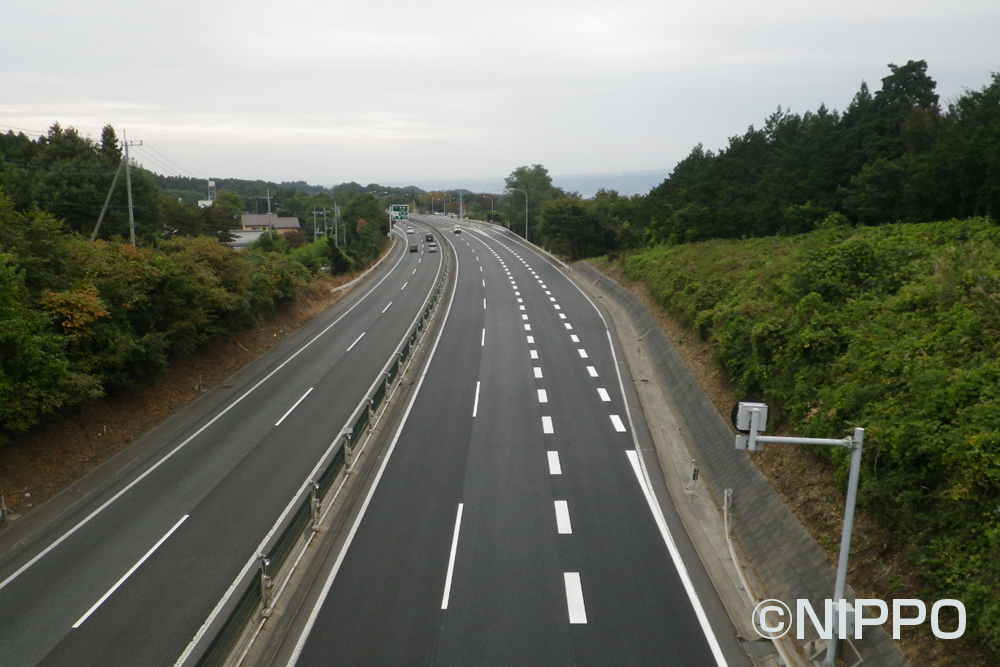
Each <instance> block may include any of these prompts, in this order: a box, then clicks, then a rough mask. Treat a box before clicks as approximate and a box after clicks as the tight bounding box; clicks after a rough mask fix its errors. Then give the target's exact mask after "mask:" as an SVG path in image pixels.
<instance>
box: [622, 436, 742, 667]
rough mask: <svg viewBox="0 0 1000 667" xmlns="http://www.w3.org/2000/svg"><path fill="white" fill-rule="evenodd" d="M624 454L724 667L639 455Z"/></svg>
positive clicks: (713, 651) (716, 654) (723, 661)
mask: <svg viewBox="0 0 1000 667" xmlns="http://www.w3.org/2000/svg"><path fill="white" fill-rule="evenodd" d="M625 454H626V455H627V456H628V460H629V463H630V464H632V471H633V472H634V473H635V478H636V480H638V482H639V487H640V488H641V489H642V493H643V495H644V496H645V497H646V503H648V504H649V509H650V510H651V511H652V512H653V518H654V519H655V520H656V525H657V527H658V528H659V529H660V535H661V536H662V537H663V542H664V543H665V544H666V545H667V551H668V552H670V559H671V560H672V561H673V562H674V567H675V568H677V574H678V575H679V576H680V578H681V583H682V584H684V590H685V591H686V592H687V595H688V599H689V600H691V606H692V607H694V613H695V616H697V617H698V623H699V624H700V625H701V629H702V632H704V633H705V639H706V640H707V641H708V646H709V648H711V649H712V654H713V655H714V656H715V660H716V662H717V663H718V664H719V667H726V666H727V665H728V664H729V663H728V662H727V661H726V657H725V656H724V655H723V654H722V647H721V646H719V640H718V639H716V637H715V632H714V631H713V630H712V625H711V624H710V623H709V622H708V616H707V615H706V614H705V610H704V608H703V607H702V606H701V598H700V597H698V591H696V590H695V588H694V582H693V581H691V576H690V575H689V574H688V571H687V566H685V565H684V561H683V560H682V559H681V554H680V552H679V551H678V550H677V544H676V543H675V542H674V536H673V535H672V534H671V533H670V529H669V528H668V527H667V522H666V520H665V519H664V518H663V514H662V512H660V506H659V505H658V504H657V502H656V498H654V497H653V493H652V491H651V490H650V488H649V486H648V485H647V484H646V476H645V474H644V472H643V468H642V466H641V464H640V463H639V454H638V452H636V450H634V449H629V450H626V451H625Z"/></svg>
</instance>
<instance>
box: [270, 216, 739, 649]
mask: <svg viewBox="0 0 1000 667" xmlns="http://www.w3.org/2000/svg"><path fill="white" fill-rule="evenodd" d="M422 220H424V221H425V222H427V223H433V224H438V225H439V226H440V229H441V232H440V233H438V234H437V235H438V236H439V237H442V240H445V241H447V242H450V243H451V244H452V245H453V246H454V250H455V252H456V255H457V260H458V261H457V285H456V292H455V295H454V300H453V302H452V303H451V304H450V306H449V307H448V310H447V311H446V313H447V314H446V317H447V319H446V322H445V325H444V328H443V330H442V331H441V335H440V339H439V340H438V341H437V343H436V347H434V348H433V356H432V359H431V361H430V364H429V367H428V369H427V371H426V374H425V375H424V376H423V377H422V378H421V380H420V382H419V385H418V387H417V390H418V393H417V395H416V398H415V401H414V403H413V405H412V407H411V410H410V411H409V412H408V415H407V417H406V421H405V424H404V425H403V427H402V428H401V430H400V431H399V432H398V434H397V436H396V438H395V439H394V440H393V441H392V443H391V444H390V445H389V446H388V449H387V451H386V453H385V454H384V456H383V457H382V459H381V461H380V462H379V469H378V472H377V473H376V476H375V483H374V484H372V485H371V487H370V488H369V490H368V491H367V494H366V495H365V496H364V501H363V504H362V506H361V508H360V510H359V511H358V512H357V513H356V514H355V516H354V517H353V519H352V520H351V522H350V523H349V526H345V530H348V529H349V530H350V533H349V535H348V537H347V538H346V540H345V546H344V547H343V548H341V549H338V550H335V551H334V552H332V553H331V555H330V557H329V559H328V562H327V564H326V565H325V567H324V569H323V570H322V571H321V574H320V576H319V577H318V580H317V582H316V586H315V587H314V589H313V593H312V596H311V598H310V599H309V600H308V601H307V602H306V603H305V604H304V605H303V608H302V610H301V612H300V614H299V616H298V617H297V619H296V621H295V623H294V624H293V625H292V628H291V630H290V631H289V633H288V635H287V637H286V639H285V641H284V643H283V644H282V646H281V648H280V649H279V650H278V651H277V653H276V654H275V655H276V657H275V659H274V661H273V662H272V663H271V664H273V665H282V666H286V667H292V666H298V667H313V666H319V665H332V664H336V665H601V666H607V665H653V664H656V665H677V666H682V665H683V666H691V665H698V666H701V665H705V666H708V665H729V664H733V665H736V664H747V662H746V657H745V656H742V657H740V656H738V655H737V653H738V651H737V649H736V648H735V646H736V644H735V640H734V637H733V635H734V634H735V633H734V630H733V627H732V625H731V622H730V621H729V620H728V619H727V618H725V617H724V615H722V617H720V615H719V614H718V613H716V614H714V615H713V617H711V618H710V617H709V614H708V613H707V612H706V610H705V605H704V604H703V603H702V600H704V599H708V598H711V597H713V596H714V590H712V589H711V587H710V586H707V585H706V584H705V579H706V578H705V577H704V576H703V574H700V575H699V576H697V577H693V576H692V575H691V573H690V570H692V568H693V569H694V570H698V567H699V566H698V565H697V564H694V565H692V564H685V563H684V562H683V561H682V560H681V558H680V556H679V552H678V549H677V547H676V546H675V540H685V539H687V538H686V536H677V535H675V536H671V534H670V533H669V531H668V528H667V525H666V522H665V521H664V518H663V515H662V514H661V512H660V509H659V505H658V504H657V502H656V501H655V499H654V498H653V494H652V492H651V491H650V490H649V489H648V487H647V485H646V483H645V474H644V465H646V463H645V462H644V461H643V460H642V455H641V454H637V439H636V435H635V433H636V427H635V424H634V422H635V420H641V414H640V415H637V414H635V413H636V410H635V409H634V408H632V409H630V408H629V407H628V405H627V404H626V396H627V394H628V392H626V391H625V388H624V386H623V383H622V379H621V377H620V375H619V361H618V358H617V356H616V353H615V349H614V341H613V339H612V337H611V335H610V333H609V331H608V326H607V323H606V322H605V320H604V319H603V318H602V316H601V314H600V312H599V310H598V309H597V307H596V306H595V305H594V304H593V303H591V301H590V300H589V299H588V298H587V297H586V296H584V294H583V293H582V292H581V291H580V290H579V289H578V288H577V287H576V286H575V285H574V284H573V283H572V282H571V281H570V280H569V279H568V278H567V277H566V276H565V275H564V274H563V273H562V271H561V270H560V269H559V268H558V267H557V266H556V265H555V264H553V263H552V262H550V261H549V260H548V259H546V258H544V257H542V256H541V255H539V254H537V253H536V252H534V251H533V250H531V249H530V248H528V247H526V246H525V245H523V244H521V243H519V242H517V241H515V240H512V239H511V238H509V237H507V236H504V235H501V234H499V233H497V232H494V231H482V230H479V229H477V228H475V227H473V226H466V225H463V226H462V233H452V229H451V225H450V224H449V223H448V222H446V221H444V220H442V219H440V218H422ZM627 377H628V376H627V375H626V378H627ZM657 470H658V468H657ZM695 579H697V580H698V581H699V583H698V584H697V586H696V584H695V583H694V580H695ZM713 608H715V609H717V608H718V605H713Z"/></svg>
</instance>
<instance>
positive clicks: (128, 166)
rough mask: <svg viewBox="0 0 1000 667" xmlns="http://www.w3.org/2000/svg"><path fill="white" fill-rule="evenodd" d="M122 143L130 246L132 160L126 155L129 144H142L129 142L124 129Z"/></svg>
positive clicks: (133, 245) (133, 243)
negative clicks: (123, 147) (123, 145)
mask: <svg viewBox="0 0 1000 667" xmlns="http://www.w3.org/2000/svg"><path fill="white" fill-rule="evenodd" d="M122 143H124V144H125V185H126V187H127V188H128V235H129V240H130V241H131V242H132V247H133V248H134V247H135V208H134V207H133V206H132V161H131V160H130V159H129V157H128V147H129V146H142V142H141V141H140V142H139V143H137V144H134V143H133V144H130V143H129V141H128V137H127V136H126V135H125V131H124V130H122Z"/></svg>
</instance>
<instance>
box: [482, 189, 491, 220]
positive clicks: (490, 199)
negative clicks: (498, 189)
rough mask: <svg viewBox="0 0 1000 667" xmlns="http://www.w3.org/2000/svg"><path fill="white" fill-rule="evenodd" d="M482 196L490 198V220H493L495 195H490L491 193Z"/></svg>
mask: <svg viewBox="0 0 1000 667" xmlns="http://www.w3.org/2000/svg"><path fill="white" fill-rule="evenodd" d="M482 196H483V197H486V198H487V199H489V200H490V222H493V197H490V196H489V195H482Z"/></svg>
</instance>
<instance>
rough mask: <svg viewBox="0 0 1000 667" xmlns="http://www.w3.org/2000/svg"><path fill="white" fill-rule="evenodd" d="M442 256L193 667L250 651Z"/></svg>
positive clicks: (333, 488) (436, 295)
mask: <svg viewBox="0 0 1000 667" xmlns="http://www.w3.org/2000/svg"><path fill="white" fill-rule="evenodd" d="M442 256H443V261H442V263H441V269H440V270H439V271H438V276H437V278H436V280H435V284H434V287H433V288H432V290H431V292H430V295H429V297H428V299H427V303H426V304H425V306H424V307H423V308H422V309H421V311H420V313H419V314H418V315H417V317H416V318H415V319H414V322H413V324H412V325H411V326H410V328H409V329H408V333H407V334H406V335H405V336H404V337H403V339H402V341H401V342H400V344H399V345H398V346H397V348H396V351H395V352H393V354H392V355H391V356H390V357H389V360H388V361H387V362H386V364H385V365H384V366H383V367H382V370H381V371H380V372H379V373H378V375H376V378H375V381H374V382H373V383H372V386H371V387H370V388H369V390H368V391H367V393H366V394H365V398H364V399H363V400H362V401H361V402H360V403H359V404H358V406H357V408H355V410H354V412H353V413H352V414H351V416H350V418H348V420H347V422H346V423H345V425H344V427H343V428H342V429H341V430H340V433H338V434H337V436H336V437H335V438H334V440H333V442H332V443H331V445H330V447H329V448H328V449H327V451H326V452H325V453H324V455H323V456H322V457H321V458H320V460H319V462H318V463H317V465H316V467H315V468H314V469H313V473H312V474H311V475H310V477H309V479H308V480H306V482H305V483H304V484H303V485H302V486H301V487H300V489H299V491H298V492H297V493H296V495H295V497H294V498H293V499H292V502H291V503H289V505H288V507H287V508H286V511H285V512H284V513H283V514H282V517H281V518H280V519H279V520H278V523H277V524H276V525H275V527H274V529H272V534H273V535H274V537H273V538H272V539H271V540H270V542H269V544H267V546H266V548H265V549H264V550H263V551H262V552H261V553H260V554H258V555H257V560H258V561H259V564H258V566H257V568H256V569H255V570H254V571H252V572H250V573H249V574H247V575H246V576H244V577H243V583H242V584H241V585H242V587H243V592H242V593H241V595H240V597H239V599H238V601H237V602H236V604H235V606H233V607H232V609H231V611H230V612H229V615H228V617H227V618H226V620H225V621H224V622H223V624H222V627H221V628H220V629H219V631H218V632H217V633H216V635H215V637H214V638H213V639H212V641H211V642H210V643H209V645H208V648H207V649H206V650H205V652H204V653H203V654H202V655H201V656H200V657H199V658H198V660H197V662H196V663H195V664H196V665H197V666H198V667H216V666H221V665H232V664H239V663H240V662H241V661H242V659H243V657H245V655H246V652H247V651H249V648H250V646H251V644H252V640H253V638H254V637H255V636H256V634H257V632H259V630H260V628H261V627H262V626H263V623H264V621H265V620H266V619H267V618H268V617H269V616H270V614H271V610H272V609H273V608H274V605H275V603H276V601H277V599H278V597H279V596H280V594H281V592H282V590H283V589H284V586H285V585H286V584H287V583H288V579H289V578H290V577H291V574H292V572H293V570H294V569H295V568H294V564H295V563H297V562H298V561H299V560H300V559H301V557H302V554H303V553H304V551H305V549H306V547H307V546H308V545H309V544H310V542H311V541H312V538H313V537H314V536H315V534H316V532H317V531H318V530H319V527H320V524H321V523H322V520H323V518H324V517H325V516H326V513H327V512H329V510H330V508H331V507H332V506H333V504H334V501H335V500H336V499H337V497H338V495H339V493H340V490H341V489H342V488H343V486H344V483H345V482H346V481H347V475H349V474H350V473H351V471H352V469H353V467H354V462H355V461H356V460H357V457H358V455H359V454H360V453H361V452H362V451H363V450H364V448H365V446H367V444H368V441H369V439H370V438H371V436H372V433H373V430H374V428H375V426H376V424H377V423H378V421H379V419H380V418H381V416H382V415H383V414H384V412H385V408H386V407H387V405H388V401H389V400H391V398H392V395H393V394H394V393H395V390H396V388H397V387H398V386H399V382H398V380H400V379H401V378H402V376H403V375H404V374H405V372H406V369H407V368H408V367H409V363H410V362H411V361H412V360H413V353H414V349H415V348H416V347H417V344H418V342H419V340H421V339H422V334H423V333H424V332H425V331H426V323H427V321H428V320H429V319H430V317H431V315H432V314H433V312H434V310H435V307H436V305H437V303H438V301H439V299H440V296H441V293H442V291H443V290H444V289H445V285H446V284H447V281H448V278H449V275H450V270H451V255H450V253H447V252H445V253H442ZM338 480H339V481H340V483H339V484H337V482H338ZM289 510H291V511H289ZM282 524H283V525H282ZM275 529H277V530H275ZM296 547H298V549H296ZM293 555H295V556H296V558H295V559H292V556H293ZM293 560H294V562H293ZM289 565H292V566H291V567H290V566H289ZM237 654H239V655H237ZM234 658H235V659H234ZM183 663H184V660H183V659H182V660H179V661H178V664H183Z"/></svg>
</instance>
